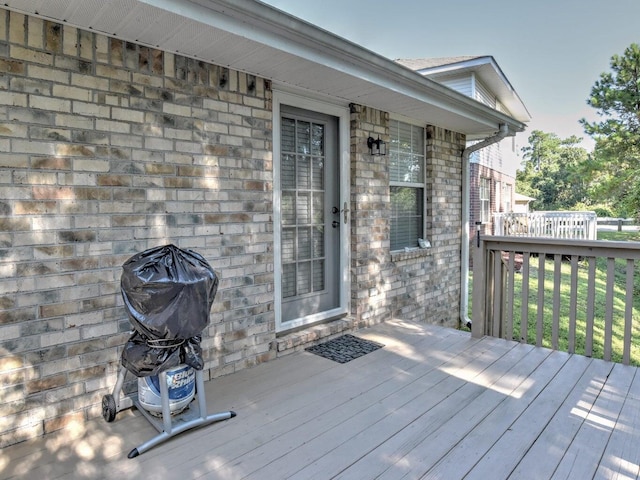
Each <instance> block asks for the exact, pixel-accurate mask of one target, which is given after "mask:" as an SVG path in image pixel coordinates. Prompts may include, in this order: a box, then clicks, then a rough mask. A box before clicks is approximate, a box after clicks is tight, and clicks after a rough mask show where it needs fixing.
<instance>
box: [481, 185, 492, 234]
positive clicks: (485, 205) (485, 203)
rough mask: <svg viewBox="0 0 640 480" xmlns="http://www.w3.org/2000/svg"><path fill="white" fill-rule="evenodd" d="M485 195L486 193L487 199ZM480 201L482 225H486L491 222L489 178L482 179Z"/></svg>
mask: <svg viewBox="0 0 640 480" xmlns="http://www.w3.org/2000/svg"><path fill="white" fill-rule="evenodd" d="M483 193H486V198H484V197H483ZM478 201H479V203H480V223H481V224H483V225H486V224H487V223H489V222H490V220H491V218H490V217H491V179H490V178H488V177H480V184H479V185H478Z"/></svg>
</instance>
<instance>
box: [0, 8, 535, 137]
mask: <svg viewBox="0 0 640 480" xmlns="http://www.w3.org/2000/svg"><path fill="white" fill-rule="evenodd" d="M94 3H95V6H96V10H100V13H101V14H102V15H103V16H105V17H108V16H109V15H112V16H116V15H118V12H111V11H109V10H108V9H105V8H103V6H104V3H101V2H98V1H97V0H91V2H90V1H89V0H56V2H50V1H48V0H5V5H6V6H7V7H8V8H10V9H14V10H18V11H22V12H23V13H28V14H30V15H37V16H42V17H45V18H50V19H51V20H54V21H58V22H66V23H69V24H71V25H73V26H76V27H78V28H84V29H90V30H93V31H97V32H100V33H104V34H107V35H110V36H114V37H118V38H121V39H123V40H126V41H131V42H136V43H140V44H144V45H149V46H152V47H154V48H159V49H162V50H166V51H170V52H177V53H179V54H181V55H185V56H189V57H193V58H198V59H200V60H205V61H209V62H212V63H215V64H218V65H223V66H228V67H230V68H233V69H237V70H240V71H245V72H247V73H251V74H255V75H257V76H261V77H264V78H268V79H270V80H273V81H275V82H277V83H279V84H283V85H291V86H292V87H296V88H300V89H306V90H309V91H314V92H317V93H318V94H321V95H333V96H335V98H337V99H340V100H342V101H344V102H352V103H360V104H363V105H366V106H370V107H373V108H377V109H380V110H384V111H389V112H391V113H397V114H401V115H407V114H408V115H407V116H411V117H412V118H415V119H416V120H423V121H425V122H426V123H432V124H435V125H438V126H442V127H444V128H448V129H451V130H455V131H458V132H460V133H464V134H467V135H473V136H477V135H484V134H490V133H492V132H494V131H496V130H497V128H498V126H499V125H500V124H506V125H507V126H508V127H509V129H510V131H511V132H516V131H522V130H524V128H525V125H524V124H523V123H522V122H520V121H519V120H517V119H514V118H512V117H511V116H508V115H505V114H502V113H500V112H497V111H495V110H494V109H491V108H490V107H488V106H486V105H483V104H481V103H480V102H477V101H476V100H474V99H471V98H469V97H466V96H465V95H462V94H459V93H458V92H455V91H453V90H451V89H449V88H447V87H445V86H443V85H440V84H438V83H437V82H435V81H433V80H431V79H428V78H425V77H423V76H421V75H420V74H418V73H416V72H413V71H411V70H409V69H406V68H404V67H402V66H401V65H398V64H396V63H395V62H393V61H392V60H389V59H387V58H385V57H382V56H381V55H379V54H376V53H374V52H372V51H370V50H367V49H365V48H363V47H361V46H359V45H357V44H355V43H352V42H350V41H348V40H345V39H343V38H341V37H338V36H336V35H334V34H332V33H330V32H328V31H326V30H323V29H321V28H319V27H317V26H315V25H312V24H310V23H308V22H305V21H304V20H301V19H298V18H296V17H293V16H291V15H289V14H287V13H284V12H282V11H280V10H278V9H276V8H273V7H271V6H269V5H266V4H264V3H261V2H257V1H254V0H137V1H135V2H125V4H126V5H127V8H129V11H128V12H127V19H130V18H131V15H136V14H137V15H139V17H140V18H141V19H142V18H144V17H153V16H165V17H169V18H166V19H165V20H166V22H167V23H172V22H173V23H180V22H182V23H185V22H186V24H188V25H189V26H193V27H194V28H195V27H197V28H198V29H200V30H205V32H204V33H203V34H202V35H203V36H206V37H207V38H208V37H212V38H217V37H216V36H218V37H220V36H221V37H224V39H225V40H227V43H226V45H227V46H228V45H229V43H230V42H231V43H232V44H233V45H234V46H235V47H236V49H235V50H234V51H233V52H229V51H226V52H225V51H222V49H221V48H222V47H220V46H217V45H216V43H215V42H208V43H207V44H206V48H203V47H202V45H200V50H195V48H196V47H195V46H194V47H193V49H192V50H189V43H190V42H180V41H177V40H176V39H179V37H180V35H181V31H179V30H178V29H176V31H175V33H174V34H173V36H171V35H169V34H168V33H167V35H168V36H166V40H165V37H162V36H161V35H158V32H154V31H152V30H151V29H150V28H148V30H147V33H148V36H147V37H145V36H144V31H142V32H141V31H140V28H137V29H136V28H134V26H131V23H132V22H131V21H128V22H124V21H123V22H121V24H125V23H126V25H125V26H123V27H122V30H121V31H119V32H118V31H115V32H114V31H111V32H109V31H107V28H106V27H105V28H104V29H103V28H101V25H100V24H99V21H100V19H99V18H98V17H97V16H96V17H95V18H93V17H90V16H86V15H85V17H80V16H79V17H78V18H87V19H89V18H93V20H86V21H83V22H81V23H83V24H78V23H74V22H73V21H68V19H67V18H64V16H65V15H67V16H70V13H69V12H71V11H72V10H73V9H80V5H82V8H83V9H84V10H85V11H86V10H87V9H90V7H91V5H92V4H94ZM43 12H45V13H43ZM85 13H86V12H85ZM119 14H120V15H124V13H123V12H119ZM96 15H97V14H96ZM108 20H113V18H106V19H105V21H104V23H103V24H104V25H109V22H108ZM91 22H94V23H95V24H93V25H92V24H90V23H91ZM113 23H116V22H114V21H112V22H111V24H113ZM125 27H126V28H125ZM183 27H184V25H183ZM159 37H162V38H161V39H160V40H159ZM172 40H173V43H172ZM179 40H182V39H179ZM222 43H223V42H221V44H222ZM176 44H179V45H180V46H181V49H180V51H177V49H175V48H173V47H175V45H176ZM242 48H244V50H241V49H242ZM258 54H263V55H267V56H268V55H279V56H280V57H281V59H282V61H283V62H288V64H289V65H291V64H294V63H295V64H298V63H299V64H301V66H304V65H307V66H313V67H314V68H315V69H316V70H317V72H318V73H319V74H320V76H321V78H320V79H318V78H313V79H309V78H308V77H305V75H304V73H305V72H304V69H303V68H300V70H301V72H299V73H296V72H295V71H294V72H293V73H292V72H291V71H289V72H288V74H287V75H285V74H284V73H281V72H280V71H279V69H278V68H276V67H275V66H274V67H268V66H267V67H265V62H264V58H259V60H262V61H263V63H262V65H261V66H260V67H256V62H255V55H258ZM323 79H325V80H332V81H334V82H341V83H340V85H339V87H340V88H335V89H334V90H331V87H330V86H326V85H327V84H328V83H330V82H322V81H320V80H323ZM360 85H362V86H363V87H366V88H362V89H361V88H359V86H360ZM339 90H341V91H339ZM354 90H357V92H356V93H353V91H354Z"/></svg>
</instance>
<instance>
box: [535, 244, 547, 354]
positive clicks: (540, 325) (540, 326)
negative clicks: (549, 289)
mask: <svg viewBox="0 0 640 480" xmlns="http://www.w3.org/2000/svg"><path fill="white" fill-rule="evenodd" d="M545 259H546V255H545V254H544V253H541V254H539V255H538V318H537V323H536V346H538V347H541V346H542V339H543V336H544V261H545Z"/></svg>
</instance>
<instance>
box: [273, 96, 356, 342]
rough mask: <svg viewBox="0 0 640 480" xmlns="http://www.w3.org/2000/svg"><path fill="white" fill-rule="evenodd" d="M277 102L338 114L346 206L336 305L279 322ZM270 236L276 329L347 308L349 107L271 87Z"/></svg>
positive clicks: (342, 201)
mask: <svg viewBox="0 0 640 480" xmlns="http://www.w3.org/2000/svg"><path fill="white" fill-rule="evenodd" d="M280 105H290V106H292V107H297V108H303V109H305V110H310V111H312V112H318V113H323V114H325V115H331V116H334V117H337V118H338V135H337V140H338V149H337V150H338V171H339V175H340V187H339V197H340V205H341V207H340V208H341V209H344V208H345V205H346V208H347V217H346V218H347V222H346V224H345V222H344V212H341V214H340V215H341V221H342V224H341V227H342V228H340V241H339V257H340V258H339V260H338V261H339V266H338V269H339V274H338V278H339V279H340V288H339V296H340V301H339V306H338V307H337V308H333V309H331V310H327V311H325V312H318V313H314V314H312V315H308V316H305V317H300V318H297V319H294V320H291V321H287V322H286V325H283V322H282V252H281V248H280V245H281V232H282V230H281V224H282V212H281V185H280V134H281V131H280ZM272 143H273V237H274V248H273V251H274V260H273V261H274V266H273V270H274V272H273V273H274V313H275V320H276V332H277V333H278V332H284V331H288V330H291V329H294V328H299V327H302V326H305V325H312V324H315V323H318V322H321V321H323V320H328V319H330V318H334V317H338V316H341V315H344V314H346V313H348V311H349V293H350V287H351V285H350V279H351V277H350V275H349V260H350V249H349V245H350V241H349V238H350V235H351V211H350V209H351V202H350V176H349V175H350V168H349V162H350V155H349V144H350V133H349V107H348V106H342V105H336V104H332V103H328V102H326V101H322V100H316V99H311V98H308V97H305V96H302V95H299V94H295V93H290V92H284V91H280V90H274V91H273V142H272Z"/></svg>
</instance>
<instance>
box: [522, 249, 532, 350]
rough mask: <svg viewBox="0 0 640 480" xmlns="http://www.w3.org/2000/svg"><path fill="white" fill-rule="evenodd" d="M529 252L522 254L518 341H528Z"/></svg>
mask: <svg viewBox="0 0 640 480" xmlns="http://www.w3.org/2000/svg"><path fill="white" fill-rule="evenodd" d="M530 259H531V254H530V253H529V252H524V254H523V255H522V304H521V305H520V312H521V313H520V341H521V342H524V343H528V342H529V260H530Z"/></svg>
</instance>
